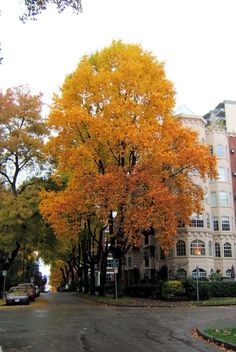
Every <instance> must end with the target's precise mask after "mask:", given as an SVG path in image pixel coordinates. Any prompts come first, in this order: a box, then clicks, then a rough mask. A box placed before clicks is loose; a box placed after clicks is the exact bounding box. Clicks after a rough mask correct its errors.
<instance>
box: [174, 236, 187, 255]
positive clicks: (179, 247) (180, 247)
mask: <svg viewBox="0 0 236 352" xmlns="http://www.w3.org/2000/svg"><path fill="white" fill-rule="evenodd" d="M176 255H177V256H179V257H181V256H185V255H186V244H185V242H184V241H182V240H179V241H177V243H176Z"/></svg>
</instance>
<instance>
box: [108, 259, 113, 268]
mask: <svg viewBox="0 0 236 352" xmlns="http://www.w3.org/2000/svg"><path fill="white" fill-rule="evenodd" d="M112 260H113V259H112V258H111V259H110V258H109V259H107V267H108V268H111V267H112Z"/></svg>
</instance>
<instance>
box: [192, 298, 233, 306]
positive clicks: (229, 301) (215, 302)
mask: <svg viewBox="0 0 236 352" xmlns="http://www.w3.org/2000/svg"><path fill="white" fill-rule="evenodd" d="M195 304H196V305H198V306H224V305H234V304H236V297H219V298H210V299H208V300H206V301H199V302H195Z"/></svg>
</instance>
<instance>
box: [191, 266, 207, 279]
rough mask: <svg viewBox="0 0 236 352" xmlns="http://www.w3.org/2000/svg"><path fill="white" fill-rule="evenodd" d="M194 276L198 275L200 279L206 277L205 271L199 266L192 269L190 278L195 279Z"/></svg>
mask: <svg viewBox="0 0 236 352" xmlns="http://www.w3.org/2000/svg"><path fill="white" fill-rule="evenodd" d="M196 277H198V278H200V279H203V278H206V277H207V272H206V271H205V270H203V269H201V268H199V269H194V270H193V271H192V278H193V279H196Z"/></svg>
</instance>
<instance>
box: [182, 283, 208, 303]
mask: <svg viewBox="0 0 236 352" xmlns="http://www.w3.org/2000/svg"><path fill="white" fill-rule="evenodd" d="M182 283H183V286H184V288H185V292H186V296H187V297H188V298H190V299H194V300H196V299H197V281H196V280H194V279H192V278H186V279H184V280H183V281H182ZM198 292H199V299H208V298H209V297H210V294H209V282H208V281H202V280H198Z"/></svg>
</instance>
